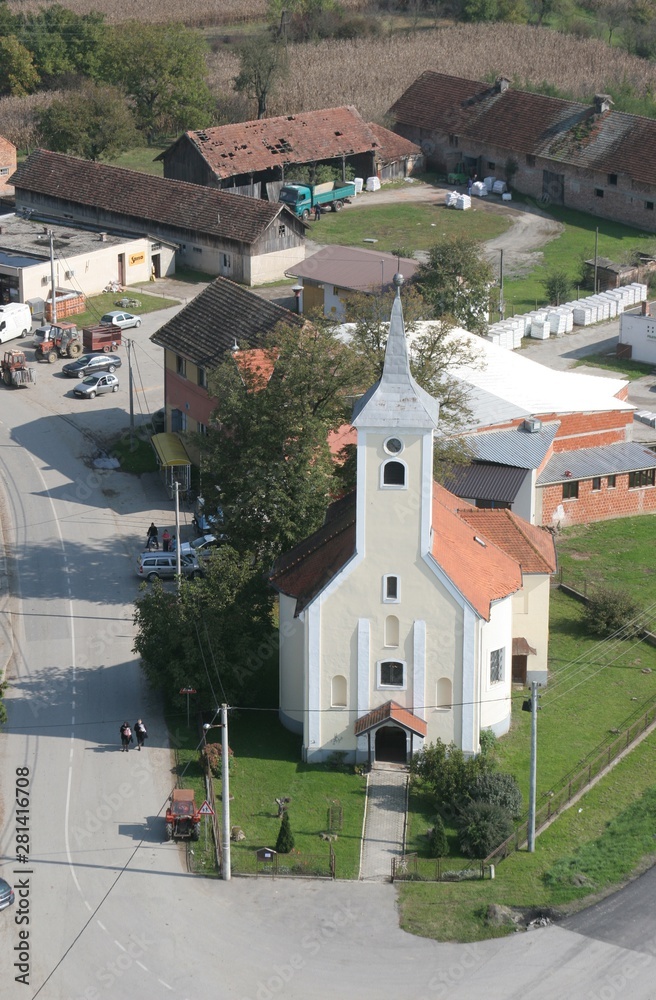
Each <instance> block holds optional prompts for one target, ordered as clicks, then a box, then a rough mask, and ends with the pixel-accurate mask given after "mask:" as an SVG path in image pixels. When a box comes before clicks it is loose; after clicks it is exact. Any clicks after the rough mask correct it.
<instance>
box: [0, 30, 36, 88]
mask: <svg viewBox="0 0 656 1000" xmlns="http://www.w3.org/2000/svg"><path fill="white" fill-rule="evenodd" d="M38 83H39V74H38V73H37V71H36V69H35V68H34V60H33V59H32V54H31V52H29V50H28V49H26V48H25V46H24V45H23V44H21V42H19V41H18V39H17V38H16V36H15V35H4V36H2V37H0V97H4V96H6V95H11V96H13V97H25V95H26V94H31V93H32V92H33V91H34V90H36V88H37V85H38Z"/></svg>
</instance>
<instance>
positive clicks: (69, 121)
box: [38, 80, 138, 160]
mask: <svg viewBox="0 0 656 1000" xmlns="http://www.w3.org/2000/svg"><path fill="white" fill-rule="evenodd" d="M38 127H39V132H40V134H41V138H42V142H43V143H44V144H45V145H46V146H47V147H48V149H52V150H54V151H55V152H57V153H72V154H73V155H75V156H83V157H84V158H85V159H87V160H100V159H112V157H115V156H117V155H118V154H119V153H121V152H123V151H124V150H126V149H130V148H131V147H132V146H135V145H136V144H137V143H138V136H137V130H136V128H135V124H134V118H133V115H132V112H131V111H130V109H129V108H128V106H127V103H126V100H125V97H124V95H123V94H122V93H121V91H120V90H119V89H118V88H117V87H111V86H109V85H107V84H105V85H102V84H95V83H93V82H92V81H90V80H88V81H87V82H86V83H84V84H83V85H82V86H81V87H80V88H79V89H78V90H73V91H70V92H69V93H68V94H66V95H65V96H64V97H62V98H61V99H60V100H56V101H53V102H52V104H51V105H50V106H49V107H47V108H46V109H45V110H44V111H42V112H41V113H40V115H39V121H38Z"/></svg>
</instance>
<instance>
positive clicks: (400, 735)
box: [375, 726, 408, 764]
mask: <svg viewBox="0 0 656 1000" xmlns="http://www.w3.org/2000/svg"><path fill="white" fill-rule="evenodd" d="M407 742H408V740H407V733H406V730H405V729H401V727H400V726H382V727H381V728H380V729H377V730H376V740H375V760H376V762H378V763H387V764H406V763H407V759H408V750H407Z"/></svg>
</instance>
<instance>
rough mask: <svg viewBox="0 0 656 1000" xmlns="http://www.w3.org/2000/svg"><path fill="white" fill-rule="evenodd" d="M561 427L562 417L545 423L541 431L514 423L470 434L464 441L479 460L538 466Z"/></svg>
mask: <svg viewBox="0 0 656 1000" xmlns="http://www.w3.org/2000/svg"><path fill="white" fill-rule="evenodd" d="M559 427H560V422H559V421H556V420H554V421H551V423H548V424H543V425H542V429H541V430H539V431H528V430H525V429H524V428H523V427H521V426H520V427H513V428H511V429H510V430H507V431H491V432H490V433H489V434H484V433H481V434H468V435H467V436H466V438H465V439H464V440H465V443H466V444H467V446H468V447H469V448H470V449H471V451H472V452H473V454H474V456H475V458H476V459H477V460H478V461H479V462H493V463H494V464H495V465H514V466H516V467H518V468H520V469H537V468H538V467H539V466H540V465H541V463H542V461H543V459H544V456H545V455H546V454H547V452H548V451H549V448H550V447H551V442H552V441H553V439H554V438H555V436H556V432H557V431H558V428H559Z"/></svg>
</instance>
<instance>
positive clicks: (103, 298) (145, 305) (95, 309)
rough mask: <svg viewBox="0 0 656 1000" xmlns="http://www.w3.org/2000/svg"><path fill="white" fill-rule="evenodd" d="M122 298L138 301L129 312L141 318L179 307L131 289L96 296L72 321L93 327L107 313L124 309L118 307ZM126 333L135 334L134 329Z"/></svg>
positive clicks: (170, 301)
mask: <svg viewBox="0 0 656 1000" xmlns="http://www.w3.org/2000/svg"><path fill="white" fill-rule="evenodd" d="M122 298H130V299H131V298H135V299H137V300H138V302H139V305H138V306H129V307H128V310H129V311H130V312H132V313H135V314H137V315H139V316H141V315H143V314H144V313H150V312H157V310H158V309H169V308H170V307H171V306H176V305H178V303H177V302H176V301H175V300H174V299H165V298H163V296H161V295H149V294H145V295H144V294H142V293H141V292H140V291H138V290H134V289H132V290H130V289H129V290H128V291H127V292H103V293H102V295H94V296H92V297H91V298H88V299H87V308H86V309H85V311H84V312H83V313H78V314H77V315H76V316H71V319H70V321H71V323H76V324H77V325H78V326H80V327H82V326H93V325H94V324H95V323H98V322H99V321H100V317H101V316H103V315H104V314H105V313H106V312H112V311H113V310H114V309H120V308H122V307H121V306H119V305H118V301H119V299H122ZM126 332H127V334H128V335H130V334H131V333H133V332H134V328H133V329H132V330H127V331H126Z"/></svg>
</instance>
